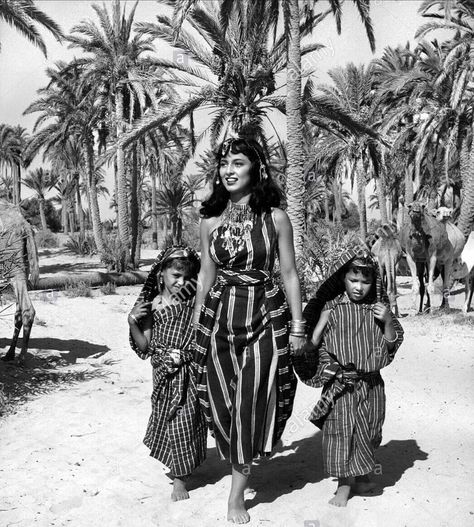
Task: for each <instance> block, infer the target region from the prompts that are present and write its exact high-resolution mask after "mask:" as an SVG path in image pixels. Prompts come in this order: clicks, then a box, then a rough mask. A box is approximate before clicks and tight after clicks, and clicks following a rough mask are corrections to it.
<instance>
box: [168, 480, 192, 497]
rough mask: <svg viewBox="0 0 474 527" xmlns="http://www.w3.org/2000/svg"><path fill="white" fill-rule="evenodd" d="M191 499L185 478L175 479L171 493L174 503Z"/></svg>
mask: <svg viewBox="0 0 474 527" xmlns="http://www.w3.org/2000/svg"><path fill="white" fill-rule="evenodd" d="M187 499H189V493H188V491H187V490H186V482H185V479H184V478H176V477H175V478H174V479H173V492H172V493H171V500H172V501H181V500H187Z"/></svg>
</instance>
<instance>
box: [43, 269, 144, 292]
mask: <svg viewBox="0 0 474 527" xmlns="http://www.w3.org/2000/svg"><path fill="white" fill-rule="evenodd" d="M147 276H148V271H129V272H126V273H114V272H110V273H107V272H100V271H95V272H92V273H91V272H88V273H67V274H66V273H58V274H54V275H51V276H41V277H40V278H39V279H38V281H37V283H36V285H35V288H34V291H44V290H45V289H64V288H65V287H66V286H71V285H74V284H78V283H79V282H85V283H86V284H87V285H89V286H91V287H94V286H99V285H106V284H109V283H112V284H115V285H116V286H123V285H135V284H143V283H144V282H145V280H146V277H147Z"/></svg>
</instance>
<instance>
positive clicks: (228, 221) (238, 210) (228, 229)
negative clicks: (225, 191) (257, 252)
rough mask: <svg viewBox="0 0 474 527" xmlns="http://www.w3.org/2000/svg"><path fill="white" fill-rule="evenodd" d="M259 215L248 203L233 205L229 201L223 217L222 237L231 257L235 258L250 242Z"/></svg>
mask: <svg viewBox="0 0 474 527" xmlns="http://www.w3.org/2000/svg"><path fill="white" fill-rule="evenodd" d="M256 217H257V215H256V214H255V213H254V212H253V211H252V209H251V208H250V206H249V205H248V204H246V203H244V204H238V203H232V201H231V200H229V203H228V204H227V207H226V209H225V210H224V212H223V215H222V223H221V225H222V227H223V230H222V235H221V237H222V238H223V239H224V243H223V247H224V249H226V250H227V251H228V252H229V254H230V255H231V256H235V255H236V254H237V253H238V252H239V251H241V250H242V249H243V248H244V247H245V245H246V243H247V241H248V240H250V236H251V232H252V229H253V226H254V224H255V220H256Z"/></svg>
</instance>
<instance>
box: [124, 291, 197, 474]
mask: <svg viewBox="0 0 474 527" xmlns="http://www.w3.org/2000/svg"><path fill="white" fill-rule="evenodd" d="M193 302H194V299H190V300H187V301H184V302H181V303H179V304H173V305H167V306H165V307H164V308H162V309H159V310H156V311H155V312H154V313H153V326H152V337H151V340H150V344H149V346H148V348H147V350H146V351H145V352H141V351H140V350H139V349H138V348H137V346H136V345H135V342H134V341H133V339H132V338H131V340H130V343H131V345H132V348H133V349H134V350H135V352H136V353H137V355H138V356H139V357H140V358H141V359H147V358H148V357H150V359H151V360H150V362H151V365H152V366H153V392H152V396H151V407H152V411H151V416H150V419H149V422H148V427H147V430H146V434H145V438H144V440H143V442H144V443H145V445H146V446H147V447H148V448H149V449H150V455H151V456H152V457H154V458H156V459H158V461H160V462H161V463H163V464H164V465H165V466H167V467H168V468H169V469H170V473H171V475H173V476H178V477H180V476H186V475H188V474H191V472H192V471H193V470H194V469H195V468H196V467H198V466H199V465H200V464H201V463H202V462H203V461H204V459H205V458H206V446H207V444H206V443H207V441H206V439H207V430H206V424H205V420H204V416H203V414H202V411H201V408H200V405H199V401H198V398H197V387H196V380H195V366H194V364H193V356H194V348H193V346H192V340H193V331H192V314H193ZM177 357H179V361H178V360H177V359H176V358H177ZM177 362H179V364H177Z"/></svg>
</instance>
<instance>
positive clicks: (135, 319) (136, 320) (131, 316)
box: [128, 313, 138, 324]
mask: <svg viewBox="0 0 474 527" xmlns="http://www.w3.org/2000/svg"><path fill="white" fill-rule="evenodd" d="M128 316H129V317H130V318H131V319H132V320H133V321H134V322H135V324H138V319H137V317H136V316H135V315H132V313H130V314H129V315H128Z"/></svg>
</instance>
